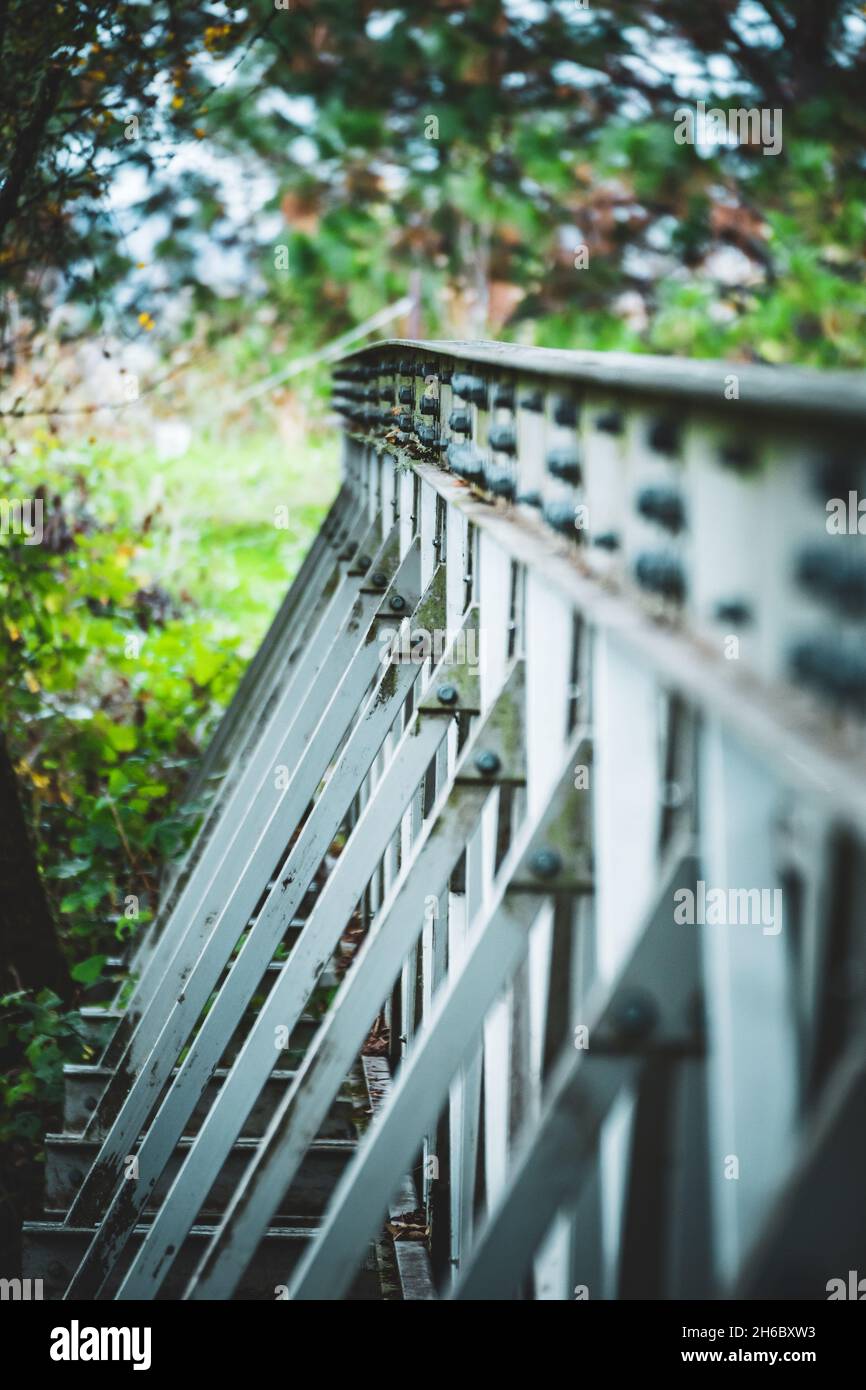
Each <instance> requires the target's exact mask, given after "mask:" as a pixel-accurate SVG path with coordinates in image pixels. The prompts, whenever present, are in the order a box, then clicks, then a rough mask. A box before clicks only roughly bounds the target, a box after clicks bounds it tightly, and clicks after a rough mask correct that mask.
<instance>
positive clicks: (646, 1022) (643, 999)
mask: <svg viewBox="0 0 866 1390" xmlns="http://www.w3.org/2000/svg"><path fill="white" fill-rule="evenodd" d="M612 1022H613V1025H614V1028H615V1029H616V1031H617V1032H618V1033H620V1034H621V1035H622V1036H623V1037H626V1038H644V1037H646V1035H647V1033H651V1032H652V1030H653V1029H654V1028H655V1026H656V1023H657V1022H658V1009H657V1008H656V1004H655V1001H654V999H652V997H651V996H650V995H649V994H645V993H642V992H641V991H640V990H632V991H630V992H629V993H626V994H624V995H623V996H622V997H621V998H620V999H618V1000H616V1001H615V1002H614V1007H613V1019H612Z"/></svg>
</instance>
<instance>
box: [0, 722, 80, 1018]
mask: <svg viewBox="0 0 866 1390" xmlns="http://www.w3.org/2000/svg"><path fill="white" fill-rule="evenodd" d="M45 988H48V989H53V990H54V991H55V993H57V994H59V995H60V997H61V998H62V999H68V997H69V992H70V985H69V972H68V971H67V969H66V964H65V962H64V959H63V956H62V954H61V951H60V944H59V942H58V938H57V930H56V928H55V925H54V917H53V915H52V912H51V906H50V904H49V902H48V898H47V897H46V894H45V889H44V888H43V886H42V880H41V878H40V877H39V871H38V869H37V867H36V856H35V854H34V852H33V846H32V845H31V843H30V836H29V834H28V829H27V822H26V820H25V818H24V809H23V807H22V804H21V796H20V793H19V790H18V780H17V778H16V776H15V770H14V768H13V766H12V762H11V759H10V757H9V750H8V749H7V747H6V740H5V738H4V736H3V733H2V732H0V993H3V994H6V993H9V992H11V991H13V990H19V989H37V990H38V989H45Z"/></svg>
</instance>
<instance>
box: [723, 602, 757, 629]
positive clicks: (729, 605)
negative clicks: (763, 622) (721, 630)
mask: <svg viewBox="0 0 866 1390" xmlns="http://www.w3.org/2000/svg"><path fill="white" fill-rule="evenodd" d="M715 617H716V622H719V623H733V624H734V626H735V627H741V626H742V627H745V626H746V624H747V623H750V622H751V621H752V610H751V608H750V607H749V605H748V604H747V603H743V602H742V600H741V599H730V600H728V601H726V602H723V603H719V604H717V605H716V612H715Z"/></svg>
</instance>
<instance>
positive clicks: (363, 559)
mask: <svg viewBox="0 0 866 1390" xmlns="http://www.w3.org/2000/svg"><path fill="white" fill-rule="evenodd" d="M372 563H373V561H372V560H371V558H370V556H369V555H359V556H358V564H359V565H360V566H361V568H362V569H365V570H368V569H369V568H370V566H371V565H372Z"/></svg>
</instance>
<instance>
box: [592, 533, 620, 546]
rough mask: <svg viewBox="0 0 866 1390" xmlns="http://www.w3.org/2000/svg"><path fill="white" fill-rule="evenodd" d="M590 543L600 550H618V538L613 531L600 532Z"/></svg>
mask: <svg viewBox="0 0 866 1390" xmlns="http://www.w3.org/2000/svg"><path fill="white" fill-rule="evenodd" d="M592 543H593V545H597V546H598V547H599V549H601V550H619V536H618V535H617V534H616V532H615V531H602V532H601V534H600V535H598V536H595V537H594V539H593V542H592Z"/></svg>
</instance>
